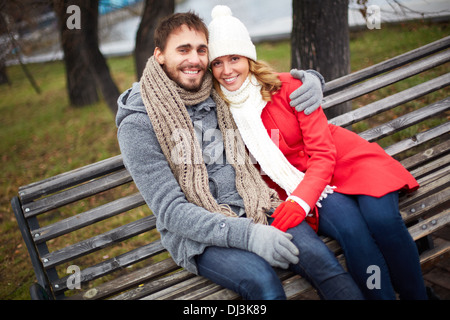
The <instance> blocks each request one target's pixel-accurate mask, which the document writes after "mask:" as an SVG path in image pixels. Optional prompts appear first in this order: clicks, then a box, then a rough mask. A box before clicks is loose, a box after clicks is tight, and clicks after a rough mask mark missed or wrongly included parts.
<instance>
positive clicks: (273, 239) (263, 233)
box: [248, 224, 299, 269]
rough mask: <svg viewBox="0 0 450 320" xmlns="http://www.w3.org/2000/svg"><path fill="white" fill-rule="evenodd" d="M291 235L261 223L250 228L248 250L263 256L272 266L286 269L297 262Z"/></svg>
mask: <svg viewBox="0 0 450 320" xmlns="http://www.w3.org/2000/svg"><path fill="white" fill-rule="evenodd" d="M291 239H292V235H290V234H289V233H285V232H283V231H280V230H278V229H276V228H275V227H271V226H266V225H262V224H253V225H252V227H251V229H250V237H249V240H248V250H249V251H251V252H253V253H256V254H257V255H259V256H260V257H262V258H264V260H266V261H267V262H268V263H269V264H270V265H271V266H272V267H279V268H283V269H287V268H288V267H289V264H290V263H292V264H296V263H298V261H299V259H298V257H297V256H298V255H299V251H298V248H297V247H296V246H295V245H294V244H293V243H292V241H291Z"/></svg>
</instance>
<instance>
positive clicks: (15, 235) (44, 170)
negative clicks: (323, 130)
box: [0, 22, 449, 300]
mask: <svg viewBox="0 0 450 320" xmlns="http://www.w3.org/2000/svg"><path fill="white" fill-rule="evenodd" d="M448 34H449V24H448V23H445V24H428V23H422V22H416V23H406V24H399V25H395V26H387V25H386V26H382V29H381V30H370V31H369V30H364V31H359V32H353V33H352V34H351V42H350V51H351V65H352V70H354V71H355V70H359V69H361V68H364V67H367V66H370V65H372V64H375V63H378V62H381V61H383V60H385V59H388V58H391V57H394V56H396V55H398V54H401V53H404V52H406V51H408V50H412V49H414V48H417V47H419V46H422V45H425V44H427V43H429V42H432V41H435V40H437V39H440V38H443V37H445V36H447V35H448ZM257 51H258V56H259V58H260V59H262V60H266V61H268V62H270V63H271V64H273V65H274V67H275V68H276V69H277V70H279V71H289V65H290V45H289V42H288V41H282V42H277V43H261V44H258V45H257ZM108 63H109V65H110V70H111V72H112V74H113V77H114V79H115V81H116V83H117V85H118V86H119V89H120V91H124V90H125V89H127V88H128V87H129V86H130V85H131V83H132V82H134V81H135V75H134V63H133V60H132V57H131V56H129V57H121V58H111V59H109V60H108ZM28 67H29V69H30V72H31V73H32V74H33V75H34V77H35V78H36V81H37V83H38V85H39V86H40V88H41V91H42V93H41V94H36V93H35V92H34V91H33V89H32V87H31V85H30V84H29V82H28V81H27V79H26V78H25V77H24V74H23V72H22V70H21V69H20V67H18V66H12V67H8V69H7V72H8V75H9V77H10V80H11V82H12V85H11V86H8V85H3V86H0V96H1V97H2V99H1V101H0V111H1V114H2V117H1V118H0V128H1V129H0V154H1V165H2V170H1V173H0V177H1V180H0V181H1V185H0V188H1V192H0V228H1V232H0V241H1V244H2V245H1V247H0V259H1V261H2V263H1V266H0V299H2V300H5V299H15V300H20V299H29V293H28V288H29V286H30V285H31V283H33V282H34V272H33V269H32V266H31V263H30V260H29V258H28V252H27V249H26V247H25V244H24V242H23V240H22V237H21V235H20V232H19V230H18V228H17V223H16V221H15V218H14V215H13V212H12V210H11V205H10V200H11V198H12V197H13V196H15V195H16V193H17V189H18V187H19V186H21V185H25V184H28V183H30V182H34V181H38V180H41V179H44V178H46V177H50V176H53V175H56V174H59V173H62V172H65V171H68V170H72V169H75V168H78V167H80V166H83V165H87V164H90V163H93V162H95V161H99V160H102V159H106V158H108V157H111V156H115V155H117V154H119V152H120V151H119V147H118V144H117V140H116V127H115V123H114V115H113V114H111V112H110V111H109V109H108V108H107V107H106V105H105V104H104V102H99V103H96V104H93V105H91V106H87V107H83V108H74V107H71V106H70V105H69V103H68V100H67V94H66V87H65V72H64V66H63V63H61V62H52V63H43V64H32V65H29V66H28ZM444 72H447V70H446V69H445V67H442V68H439V69H438V70H437V71H433V72H431V73H427V74H425V76H422V75H421V76H418V77H415V78H414V79H412V80H408V81H417V82H422V81H423V80H424V79H425V78H429V77H433V76H436V75H437V74H442V73H444ZM409 84H410V83H408V85H409ZM403 85H406V84H402V83H400V84H399V86H403ZM398 88H399V87H395V86H390V87H387V88H385V89H383V90H384V91H382V92H381V94H389V93H392V92H393V91H396V90H398ZM438 95H441V96H442V97H446V96H448V91H447V90H440V92H439V93H438ZM432 97H433V98H435V96H432ZM375 98H377V96H376V94H369V95H366V96H364V97H362V98H360V99H358V100H357V101H356V102H355V107H357V106H359V105H363V104H365V103H367V102H369V101H371V100H373V99H375ZM422 100H423V101H421V103H427V100H428V98H427V97H425V98H423V99H422ZM416 104H417V103H416V102H414V103H410V104H407V105H406V106H402V108H417V107H420V105H416ZM400 111H401V110H394V111H392V112H391V113H389V114H387V115H386V114H384V115H380V116H379V117H380V118H379V119H378V121H384V120H385V119H386V117H388V118H389V117H390V118H394V117H396V116H397V115H396V112H400ZM433 121H436V120H433ZM437 121H448V119H445V117H444V119H440V120H439V119H438V120H437ZM369 125H370V124H368V123H362V124H358V125H356V126H355V127H354V128H355V130H357V131H361V130H363V129H364V128H366V127H368V126H369ZM422 126H423V125H422ZM418 130H420V129H418ZM124 188H125V189H126V188H132V187H124ZM123 192H128V190H124V191H123ZM102 197H104V198H103V199H102V200H101V201H108V199H109V198H108V197H109V196H108V195H105V196H102ZM88 201H90V200H88ZM58 214H59V213H58ZM61 214H69V213H64V212H62V213H61ZM133 214H135V215H138V216H142V215H145V214H148V211H146V210H144V211H142V210H136V212H135V213H133ZM118 219H119V221H114V222H111V223H119V224H123V223H126V222H127V219H129V217H128V216H127V215H125V216H121V217H119V218H118ZM91 232H92V233H93V234H95V233H97V232H98V230H97V229H95V228H94V229H93V230H92V231H91ZM61 241H65V240H61ZM67 241H69V240H67ZM139 241H146V239H140V240H139ZM55 245H58V246H61V245H62V246H63V245H64V243H55ZM101 254H103V255H105V256H107V255H109V254H110V253H104V252H102V253H101Z"/></svg>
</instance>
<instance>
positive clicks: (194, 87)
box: [162, 64, 206, 92]
mask: <svg viewBox="0 0 450 320" xmlns="http://www.w3.org/2000/svg"><path fill="white" fill-rule="evenodd" d="M190 67H191V68H197V69H199V70H201V71H203V76H202V77H201V79H200V81H199V82H198V83H197V81H198V79H190V80H189V79H187V81H186V80H185V81H184V82H182V80H181V79H179V77H178V74H179V72H182V71H181V69H182V68H178V67H175V71H174V72H172V70H171V69H170V70H169V69H168V68H167V65H165V64H163V65H162V68H163V70H164V72H165V73H166V74H167V76H168V77H169V78H170V79H171V80H172V81H174V82H175V83H176V84H177V85H179V86H180V87H181V88H183V89H184V90H186V91H190V92H198V91H199V90H200V88H201V87H202V84H203V80H204V79H205V76H206V72H205V68H203V67H202V66H201V65H195V66H190Z"/></svg>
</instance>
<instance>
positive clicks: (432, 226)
mask: <svg viewBox="0 0 450 320" xmlns="http://www.w3.org/2000/svg"><path fill="white" fill-rule="evenodd" d="M449 223H450V209H446V210H444V211H443V212H441V213H439V214H437V215H434V216H432V217H430V218H428V219H426V220H424V221H421V222H419V223H417V224H415V225H414V226H412V227H410V228H409V229H408V231H409V233H410V234H411V236H412V238H413V239H414V241H416V240H417V239H420V238H423V237H425V236H427V235H430V234H431V233H433V232H434V231H437V230H439V229H440V228H442V227H444V226H446V225H447V224H449Z"/></svg>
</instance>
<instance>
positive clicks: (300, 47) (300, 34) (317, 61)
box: [291, 0, 351, 117]
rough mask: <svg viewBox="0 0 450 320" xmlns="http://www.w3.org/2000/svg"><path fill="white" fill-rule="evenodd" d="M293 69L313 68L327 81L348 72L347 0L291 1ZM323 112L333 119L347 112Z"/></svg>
mask: <svg viewBox="0 0 450 320" xmlns="http://www.w3.org/2000/svg"><path fill="white" fill-rule="evenodd" d="M292 7H293V10H292V12H293V22H292V23H293V25H292V35H291V56H292V61H291V66H292V68H301V69H315V70H317V71H319V72H320V73H321V74H322V75H323V76H324V77H325V79H326V81H330V80H333V79H336V78H338V77H341V76H344V75H346V74H348V73H349V72H350V45H349V28H348V0H322V1H316V0H293V1H292ZM350 108H351V105H350V104H343V105H341V106H338V107H335V108H333V109H332V110H326V114H327V116H328V117H333V116H336V115H338V114H341V113H343V112H345V111H348V110H350Z"/></svg>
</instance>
